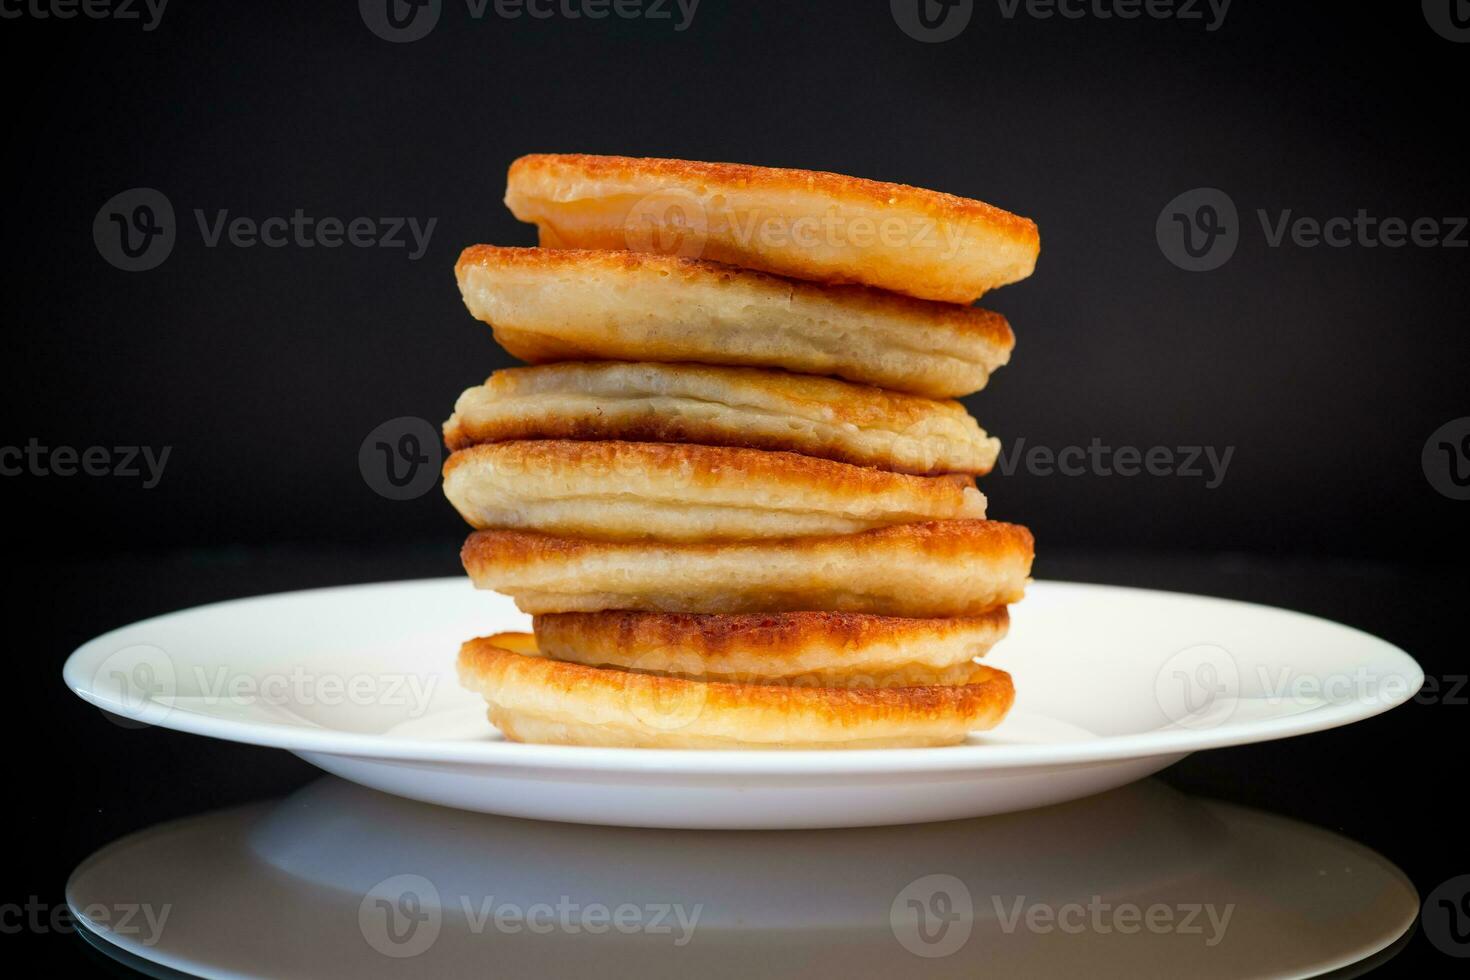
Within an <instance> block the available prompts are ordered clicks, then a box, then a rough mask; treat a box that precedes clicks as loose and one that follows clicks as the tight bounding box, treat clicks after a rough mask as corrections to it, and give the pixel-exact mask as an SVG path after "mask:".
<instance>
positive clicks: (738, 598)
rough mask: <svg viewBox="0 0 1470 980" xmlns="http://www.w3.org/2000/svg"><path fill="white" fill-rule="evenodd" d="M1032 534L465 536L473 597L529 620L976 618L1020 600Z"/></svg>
mask: <svg viewBox="0 0 1470 980" xmlns="http://www.w3.org/2000/svg"><path fill="white" fill-rule="evenodd" d="M1033 547H1034V546H1033V542H1032V538H1031V532H1030V531H1028V530H1026V529H1025V528H1024V527H1021V526H1019V525H1016V524H1003V523H1000V522H999V521H968V520H967V521H934V522H930V523H925V524H896V525H894V526H892V527H886V528H880V529H878V530H874V531H863V532H861V533H858V534H845V535H837V536H831V537H811V538H777V539H772V540H766V541H741V542H724V543H718V542H717V543H684V542H679V543H671V542H650V541H643V542H628V541H624V542H606V541H587V540H581V539H577V538H566V537H555V536H552V535H547V534H539V533H535V532H526V531H476V532H475V533H474V534H471V535H470V536H469V539H468V540H466V541H465V544H464V547H463V549H461V552H460V557H461V559H462V560H463V562H464V567H465V570H466V571H467V572H468V573H469V575H470V578H471V579H472V580H473V581H474V583H475V585H476V587H478V588H482V589H495V590H496V591H499V592H504V593H506V594H508V595H510V596H512V597H513V598H514V599H515V602H516V605H517V606H518V607H519V608H520V609H521V610H522V611H523V612H528V613H537V614H539V613H556V612H599V611H601V610H604V609H631V610H637V611H644V612H683V613H740V612H792V611H801V610H826V611H831V612H863V613H873V614H876V615H880V616H911V617H920V618H923V617H933V616H978V615H981V614H982V613H985V612H989V611H990V610H991V609H994V608H995V607H996V606H1002V605H1007V604H1009V603H1012V602H1016V601H1018V600H1020V598H1021V595H1022V593H1023V591H1024V590H1025V586H1026V577H1027V575H1029V574H1030V569H1031V559H1032V556H1033Z"/></svg>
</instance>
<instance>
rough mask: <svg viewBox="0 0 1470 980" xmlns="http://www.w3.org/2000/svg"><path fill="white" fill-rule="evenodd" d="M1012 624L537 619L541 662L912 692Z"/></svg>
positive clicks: (806, 617) (819, 616)
mask: <svg viewBox="0 0 1470 980" xmlns="http://www.w3.org/2000/svg"><path fill="white" fill-rule="evenodd" d="M1009 624H1010V616H1009V613H1008V611H1007V609H1006V608H1005V607H1004V606H1002V607H1000V608H998V609H995V610H993V611H991V612H989V613H986V614H985V615H983V616H977V617H972V618H949V619H900V618H894V617H891V616H867V615H862V614H860V613H826V612H788V613H774V614H761V613H747V614H741V615H729V616H690V615H680V614H677V613H646V612H598V613H559V614H552V615H545V616H537V617H536V619H535V624H534V626H533V629H534V630H535V633H536V644H537V646H538V647H540V649H541V650H542V652H544V653H545V654H546V655H547V656H548V657H553V658H555V659H557V660H564V661H567V662H569V663H579V664H583V665H586V666H589V667H618V668H622V669H624V670H636V671H642V672H647V673H654V674H665V675H673V676H678V677H688V678H692V679H698V680H712V681H735V682H740V683H768V682H788V683H814V684H820V685H823V686H836V687H851V686H872V687H892V686H905V687H908V686H914V685H920V684H954V683H963V680H964V678H965V677H967V676H968V675H969V672H970V667H971V666H972V664H971V661H972V660H974V658H976V657H981V656H984V655H985V653H986V652H987V651H989V650H990V648H991V647H992V646H994V645H995V644H996V643H997V642H999V641H1000V640H1001V638H1002V637H1004V636H1005V634H1006V629H1007V628H1008V626H1009Z"/></svg>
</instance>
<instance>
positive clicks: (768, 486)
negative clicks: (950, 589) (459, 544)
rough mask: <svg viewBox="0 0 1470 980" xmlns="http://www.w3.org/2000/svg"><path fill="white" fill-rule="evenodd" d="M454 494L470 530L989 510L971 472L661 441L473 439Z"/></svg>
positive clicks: (890, 518) (606, 532)
mask: <svg viewBox="0 0 1470 980" xmlns="http://www.w3.org/2000/svg"><path fill="white" fill-rule="evenodd" d="M444 495H445V496H446V497H448V498H449V501H450V503H452V504H453V505H454V507H455V509H456V510H458V511H459V513H460V515H461V516H463V517H464V519H465V520H466V521H468V522H469V523H470V525H471V526H472V527H476V528H522V529H526V530H535V531H545V532H547V533H549V534H564V535H571V536H573V537H585V538H597V539H601V540H608V541H616V540H629V539H638V538H658V539H661V540H667V541H715V540H731V539H741V538H789V537H800V536H806V535H830V534H847V533H851V532H853V531H866V530H869V529H871V528H875V527H886V526H887V525H890V524H904V523H914V522H918V521H932V520H943V519H948V518H983V517H984V516H985V497H984V496H983V495H981V493H980V491H979V490H976V489H975V478H974V477H970V476H909V475H907V474H904V473H889V472H887V471H885V470H875V469H870V468H868V467H864V466H852V465H851V464H848V463H834V462H832V461H831V460H828V459H814V458H812V457H810V456H799V455H797V454H796V453H779V452H767V451H765V450H762V449H731V448H727V447H722V446H690V445H679V444H673V443H661V442H574V441H568V440H557V439H552V440H522V441H515V442H496V443H486V444H484V445H480V446H472V447H470V448H469V449H463V450H460V451H459V452H457V453H455V454H454V455H452V456H450V457H449V459H448V460H446V461H445V463H444Z"/></svg>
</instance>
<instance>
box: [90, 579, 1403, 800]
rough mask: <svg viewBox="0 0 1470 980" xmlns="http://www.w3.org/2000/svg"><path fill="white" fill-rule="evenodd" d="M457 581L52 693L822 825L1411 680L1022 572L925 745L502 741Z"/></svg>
mask: <svg viewBox="0 0 1470 980" xmlns="http://www.w3.org/2000/svg"><path fill="white" fill-rule="evenodd" d="M525 621H526V617H524V616H522V615H521V614H520V613H518V612H516V611H515V610H514V608H513V607H512V606H511V604H510V602H509V600H506V599H504V598H503V597H500V596H494V595H488V594H485V593H476V592H475V591H474V590H473V589H471V587H470V586H469V584H468V583H466V582H464V581H462V580H459V579H452V580H441V581H422V582H399V583H389V584H384V585H370V586H355V587H351V588H341V589H325V590H319V591H311V592H296V593H287V594H283V595H276V596H266V597H262V598H258V599H244V600H239V601H235V602H226V603H219V604H217V605H212V606H203V607H200V608H198V609H191V610H187V611H184V612H180V613H174V614H171V615H168V616H161V617H158V618H156V619H151V620H145V621H143V622H141V623H136V624H134V625H132V626H128V627H124V628H123V629H120V630H115V631H113V632H111V633H108V634H106V635H104V636H100V637H98V638H97V639H95V640H92V641H90V642H88V643H87V644H85V645H84V646H82V647H81V648H80V649H79V650H77V651H76V653H74V654H72V656H71V658H70V659H69V660H68V661H67V664H66V669H65V677H66V681H67V684H68V685H70V686H71V688H72V689H73V690H74V691H76V692H77V693H78V694H79V695H81V696H82V697H83V698H85V699H86V700H88V701H90V702H92V703H93V704H97V705H99V706H101V707H103V708H106V709H107V710H109V711H112V712H115V713H118V714H123V715H126V716H128V717H130V718H133V719H134V720H138V721H142V722H145V723H151V724H157V725H162V726H164V727H167V728H177V729H180V730H182V731H189V732H196V733H199V734H204V735H213V736H216V737H219V738H227V739H231V740H234V741H239V742H248V743H252V744H257V745H271V746H277V747H280V748H285V749H290V750H291V751H293V752H296V753H298V754H300V755H301V756H302V757H303V758H306V759H308V760H310V761H311V762H314V763H316V764H317V765H319V766H321V767H322V768H324V769H326V770H328V771H330V772H334V773H337V774H339V775H342V776H345V777H347V778H349V779H352V780H354V781H357V782H361V783H364V784H366V785H369V786H374V787H377V788H379V789H384V790H387V791H389V792H393V793H397V794H400V795H403V796H408V797H412V798H415V799H421V800H428V801H431V802H436V803H444V804H448V805H451V806H457V807H462V808H465V809H471V810H482V811H486V812H492V813H503V814H509V815H512V816H524V817H538V818H544V819H554V820H571V821H580V822H592V823H605V824H623V825H632V826H665V827H729V828H762V827H788V828H794V827H824V826H825V827H834V826H863V825H878V824H889V823H913V822H918V821H926V820H944V819H952V818H957V817H967V816H976V815H981V814H987V813H1003V812H1007V811H1011V810H1018V809H1024V808H1027V807H1035V806H1042V805H1046V804H1049V803H1055V802H1059V801H1063V800H1069V799H1076V798H1077V797H1081V796H1085V795H1088V794H1090V793H1096V792H1100V791H1102V790H1105V789H1110V788H1112V787H1115V786H1119V785H1122V784H1124V783H1127V782H1130V781H1132V780H1134V779H1138V778H1139V777H1141V776H1145V775H1147V774H1149V773H1151V772H1155V771H1157V770H1159V769H1161V768H1163V767H1164V766H1166V765H1169V764H1170V763H1172V762H1174V761H1176V760H1177V759H1179V758H1181V757H1182V756H1184V755H1185V754H1187V753H1189V752H1192V751H1195V750H1197V749H1204V748H1213V747H1217V746H1224V745H1239V744H1244V743H1248V742H1259V741H1264V740H1266V739H1272V738H1281V737H1283V736H1287V735H1297V734H1302V733H1305V732H1314V731H1320V730H1322V729H1325V728H1332V727H1335V726H1337V725H1343V724H1347V723H1349V722H1353V721H1357V720H1360V719H1362V718H1366V717H1369V716H1370V715H1374V714H1377V713H1378V712H1380V711H1384V710H1386V709H1388V708H1391V707H1393V706H1394V705H1396V704H1399V703H1401V702H1403V701H1405V700H1407V699H1408V698H1409V697H1410V696H1411V695H1412V694H1413V693H1414V692H1415V691H1416V690H1418V688H1419V685H1420V683H1421V682H1422V680H1423V674H1422V673H1421V671H1420V670H1419V667H1418V665H1417V664H1415V663H1414V661H1413V660H1412V659H1411V658H1410V657H1409V656H1408V655H1407V654H1405V653H1403V652H1402V651H1400V650H1398V649H1396V648H1395V647H1393V646H1390V645H1389V644H1387V643H1385V642H1383V641H1382V640H1378V639H1375V638H1374V637H1371V636H1368V635H1366V634H1364V633H1360V632H1358V631H1356V630H1352V629H1349V628H1347V627H1345V626H1340V625H1337V624H1335V623H1329V622H1326V621H1325V620H1320V619H1314V618H1312V617H1310V616H1303V615H1300V614H1297V613H1291V612H1286V611H1283V610H1279V609H1270V608H1267V607H1264V606H1254V605H1247V604H1245V603H1238V602H1228V601H1225V600H1220V599H1207V598H1202V597H1199V596H1189V595H1181V594H1174V593H1165V592H1148V591H1142V590H1136V589H1120V588H1109V587H1103V586H1092V585H1072V584H1063V583H1054V582H1038V583H1036V584H1034V585H1033V586H1032V587H1031V590H1030V594H1029V595H1028V597H1027V599H1026V601H1025V602H1023V603H1021V604H1020V605H1018V606H1016V607H1014V610H1013V627H1012V630H1011V635H1010V637H1009V638H1008V639H1007V640H1006V641H1005V642H1003V643H1002V644H1001V645H1000V646H999V647H997V648H996V650H995V652H994V654H993V655H992V656H991V657H990V658H989V659H988V660H987V662H990V663H994V664H995V665H997V666H1000V667H1003V668H1005V669H1006V670H1009V671H1010V672H1011V673H1012V674H1013V675H1014V677H1015V682H1016V689H1017V699H1016V707H1015V709H1014V711H1013V712H1012V714H1011V717H1009V718H1008V719H1007V720H1006V721H1005V722H1004V723H1003V724H1002V725H1001V726H1000V727H999V728H997V729H996V730H995V731H993V732H989V733H986V734H985V735H984V736H975V737H972V738H971V740H970V741H969V742H968V743H967V744H965V745H960V746H955V747H952V748H943V749H887V750H869V751H853V752H841V751H836V752H834V751H828V752H754V751H736V752H707V751H706V752H697V751H677V750H651V749H584V748H574V747H565V746H545V745H519V744H515V743H512V742H507V741H505V740H503V739H502V738H500V737H499V735H498V734H497V733H496V732H495V731H494V729H492V728H491V727H490V725H489V724H488V722H486V721H485V716H484V711H483V706H482V705H481V703H480V702H479V699H478V698H477V697H476V696H475V695H473V694H470V693H469V692H467V691H464V690H462V689H460V688H459V686H458V684H457V682H456V680H455V677H454V669H453V662H454V657H455V654H456V651H457V649H458V646H459V643H460V641H462V640H464V639H467V638H469V637H472V636H479V635H485V634H488V633H493V632H496V631H498V630H505V629H523V628H525Z"/></svg>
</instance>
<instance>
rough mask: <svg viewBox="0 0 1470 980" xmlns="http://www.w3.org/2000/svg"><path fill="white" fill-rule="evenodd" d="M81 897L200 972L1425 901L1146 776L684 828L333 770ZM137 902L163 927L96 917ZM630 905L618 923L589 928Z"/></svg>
mask: <svg viewBox="0 0 1470 980" xmlns="http://www.w3.org/2000/svg"><path fill="white" fill-rule="evenodd" d="M67 899H68V902H69V904H70V906H71V908H72V910H73V911H74V912H76V913H77V915H78V916H79V918H80V921H81V922H82V923H83V924H84V925H86V926H87V927H88V928H89V929H92V930H93V931H94V932H96V933H97V935H98V936H99V937H100V938H101V939H102V940H105V941H106V942H108V943H113V944H116V945H117V946H119V947H121V948H123V949H124V950H126V951H127V952H129V953H131V954H133V955H136V956H140V957H142V958H144V959H147V960H149V961H152V962H155V963H160V964H163V965H166V966H168V967H171V968H173V969H176V970H183V971H187V972H190V973H194V974H197V975H200V976H206V977H221V976H231V977H235V976H249V977H255V976H263V977H296V976H301V977H339V976H340V977H355V978H360V977H374V976H386V975H389V974H394V975H401V974H402V973H403V972H404V971H405V970H408V971H410V972H412V973H414V974H415V975H420V976H476V977H483V976H504V977H523V976H524V977H531V976H538V977H541V976H556V977H569V978H575V977H580V976H596V977H617V976H643V977H649V978H658V977H663V976H678V977H681V978H684V977H690V976H697V977H724V976H729V977H750V976H763V975H772V976H776V977H783V976H797V975H800V976H804V977H816V978H821V977H827V976H831V977H842V978H851V977H866V976H909V975H915V974H916V975H922V976H931V975H932V976H941V977H966V978H969V977H974V976H978V975H981V973H982V972H983V973H984V975H987V976H1089V977H1112V976H1127V977H1139V976H1190V977H1202V978H1208V977H1231V978H1238V977H1259V976H1273V977H1293V976H1310V975H1315V974H1317V973H1320V972H1323V971H1326V970H1330V969H1334V968H1338V967H1341V966H1344V965H1346V964H1348V963H1352V962H1355V961H1357V960H1360V959H1362V958H1364V957H1367V956H1370V955H1372V954H1374V953H1375V952H1377V951H1379V950H1381V949H1384V948H1385V947H1387V946H1388V945H1389V944H1390V943H1392V942H1393V941H1394V940H1395V939H1396V938H1398V937H1399V936H1401V935H1402V934H1403V933H1404V932H1405V931H1406V930H1408V929H1409V928H1410V927H1411V926H1412V925H1413V922H1414V919H1415V916H1416V915H1417V913H1418V898H1417V896H1416V895H1415V892H1414V889H1413V886H1412V885H1410V884H1409V882H1408V880H1407V879H1406V878H1405V877H1404V876H1403V874H1402V873H1401V872H1399V871H1398V869H1396V868H1395V867H1393V866H1392V865H1391V864H1389V863H1388V862H1387V861H1385V860H1384V859H1383V858H1382V857H1380V856H1378V855H1377V854H1375V853H1373V852H1371V851H1369V850H1367V849H1366V848H1363V847H1361V846H1359V845H1357V844H1355V843H1352V842H1351V841H1348V840H1345V839H1344V838H1341V837H1338V836H1337V835H1335V834H1332V833H1330V832H1328V831H1325V830H1321V829H1318V828H1315V827H1310V826H1307V825H1304V824H1300V823H1296V822H1294V821H1290V820H1285V819H1283V818H1280V817H1274V816H1270V815H1267V814H1263V813H1260V812H1258V811H1253V810H1246V809H1242V808H1239V807H1235V806H1230V805H1226V804H1221V803H1214V802H1208V801H1204V800H1200V799H1196V798H1192V797H1188V796H1184V795H1182V794H1179V793H1177V792H1175V791H1173V790H1170V789H1168V788H1167V787H1164V786H1163V785H1161V784H1158V783H1155V782H1143V783H1139V784H1137V785H1134V786H1130V787H1128V788H1126V789H1121V790H1116V791H1114V792H1111V793H1107V794H1104V795H1101V796H1096V797H1093V798H1090V799H1087V800H1083V801H1078V802H1074V803H1068V804H1064V805H1061V806H1056V807H1049V808H1045V809H1041V810H1036V811H1034V812H1030V813H1026V814H1017V815H1010V816H998V817H988V818H983V819H977V820H967V821H955V822H947V823H937V824H930V825H924V826H915V827H892V828H867V829H849V830H829V831H786V832H758V833H757V832H729V831H694V832H680V833H670V832H668V831H661V830H639V829H631V828H616V827H579V826H569V825H566V824H557V823H542V822H537V821H526V820H514V819H508V818H504V817H493V816H485V815H480V814H465V813H463V812H459V811H454V810H447V809H441V808H437V807H432V806H425V805H423V804H420V803H413V802H410V801H406V800H400V799H396V798H393V797H390V796H385V795H382V794H379V793H375V792H372V791H371V790H366V789H362V788H360V787H357V786H353V785H352V784H350V783H346V782H343V781H341V780H336V779H325V780H321V781H318V782H316V783H314V784H312V785H310V786H308V787H306V788H305V789H303V790H301V791H300V792H298V793H296V794H295V795H294V796H291V797H289V798H288V799H286V800H283V801H280V802H278V803H274V804H269V805H257V806H250V807H244V808H240V809H235V810H228V811H224V812H221V813H216V814H210V815H207V816H203V817H196V818H192V819H189V820H184V821H180V822H177V823H172V824H166V825H164V826H161V827H157V828H154V829H152V830H147V831H144V832H142V833H140V834H136V835H134V836H132V837H128V838H125V839H123V840H121V841H118V842H116V843H114V844H112V845H109V846H108V847H107V848H105V849H103V850H102V851H101V852H99V853H98V854H96V855H94V856H93V857H91V858H89V859H88V860H87V861H86V862H84V863H83V864H82V866H81V867H80V868H78V869H77V871H76V872H75V874H74V875H73V876H72V880H71V882H70V883H69V885H68V888H67ZM123 906H127V907H130V908H143V909H145V910H147V909H151V910H153V913H154V915H153V920H154V921H158V920H160V919H162V922H163V924H162V927H161V928H159V929H157V930H156V931H155V932H149V931H147V927H146V922H147V921H148V920H147V918H146V917H145V916H143V915H141V914H140V915H138V916H135V921H137V922H141V923H145V925H144V927H143V929H142V930H141V931H133V932H130V933H121V932H117V931H109V929H108V928H107V927H106V926H105V925H103V924H102V923H101V922H99V921H95V919H96V918H97V916H96V914H95V912H94V914H93V918H88V916H87V912H86V910H87V909H88V908H89V907H91V908H93V909H94V910H95V909H116V908H119V907H123ZM164 909H167V914H166V917H163V916H162V915H161V914H160V913H161V912H162V910H164ZM618 909H623V910H624V911H623V916H624V921H625V923H626V924H627V928H626V929H619V928H616V927H611V926H609V927H608V928H605V929H603V930H602V931H601V932H593V931H592V930H591V929H590V928H588V927H589V926H595V925H596V924H598V923H600V922H601V912H600V910H608V911H609V913H610V914H611V915H613V916H616V915H617V914H618V913H617V911H616V910H618ZM539 910H545V911H544V912H541V911H539ZM665 910H667V911H665ZM921 916H923V919H922V920H921V918H920V917H921ZM1148 916H1153V920H1152V921H1153V923H1154V924H1153V926H1150V925H1148V922H1149V919H1148ZM665 924H667V925H668V927H669V928H668V929H667V930H665V929H664V928H663V926H664V925H665Z"/></svg>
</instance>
